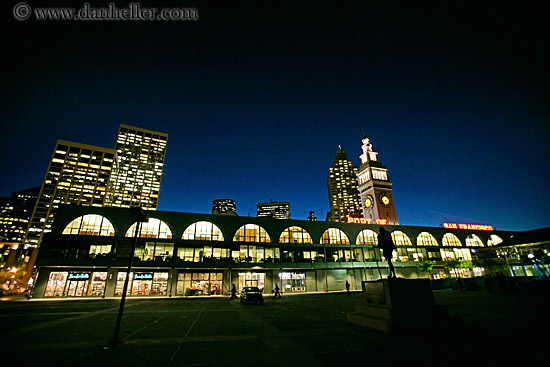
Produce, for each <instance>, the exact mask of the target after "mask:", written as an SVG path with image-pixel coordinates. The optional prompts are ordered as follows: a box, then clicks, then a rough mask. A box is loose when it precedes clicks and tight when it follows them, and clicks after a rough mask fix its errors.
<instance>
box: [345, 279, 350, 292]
mask: <svg viewBox="0 0 550 367" xmlns="http://www.w3.org/2000/svg"><path fill="white" fill-rule="evenodd" d="M349 287H350V284H349V282H348V281H347V280H346V291H347V292H348V295H349Z"/></svg>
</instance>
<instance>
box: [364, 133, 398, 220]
mask: <svg viewBox="0 0 550 367" xmlns="http://www.w3.org/2000/svg"><path fill="white" fill-rule="evenodd" d="M362 142H363V145H362V147H361V148H362V149H363V154H361V156H360V158H361V167H360V169H359V173H358V175H357V177H358V179H359V193H360V195H361V207H362V211H363V218H367V219H368V218H370V219H371V220H372V223H376V221H377V220H379V221H380V220H382V222H381V224H399V221H398V220H397V212H396V211H395V203H394V201H393V194H392V188H391V186H392V183H391V182H390V179H389V177H388V169H387V168H386V166H384V165H383V164H382V163H380V161H379V160H378V153H376V152H374V151H373V150H372V144H371V143H370V141H369V139H368V138H366V137H364V138H363V140H362ZM384 222H385V223H384Z"/></svg>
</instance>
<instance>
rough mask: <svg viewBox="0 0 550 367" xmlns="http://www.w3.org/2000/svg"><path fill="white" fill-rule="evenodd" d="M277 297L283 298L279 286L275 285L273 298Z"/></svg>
mask: <svg viewBox="0 0 550 367" xmlns="http://www.w3.org/2000/svg"><path fill="white" fill-rule="evenodd" d="M277 296H279V298H281V292H280V290H279V284H277V283H275V293H274V294H273V297H277Z"/></svg>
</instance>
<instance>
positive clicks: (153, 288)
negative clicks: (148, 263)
mask: <svg viewBox="0 0 550 367" xmlns="http://www.w3.org/2000/svg"><path fill="white" fill-rule="evenodd" d="M125 279H126V272H122V271H121V272H119V273H118V275H117V282H116V286H115V296H121V295H122V290H123V289H124V280H125ZM167 289H168V273H167V272H135V273H134V272H132V273H130V282H129V283H128V290H127V293H126V295H128V296H166V294H167Z"/></svg>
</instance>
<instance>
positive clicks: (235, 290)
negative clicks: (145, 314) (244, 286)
mask: <svg viewBox="0 0 550 367" xmlns="http://www.w3.org/2000/svg"><path fill="white" fill-rule="evenodd" d="M236 298H237V288H236V287H235V284H233V286H232V287H231V299H236Z"/></svg>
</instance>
